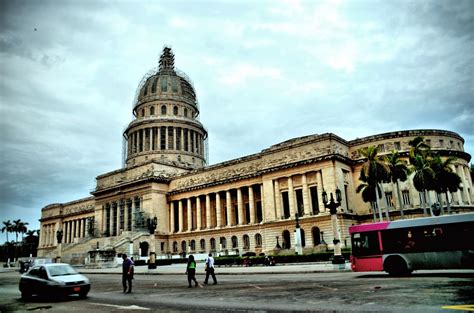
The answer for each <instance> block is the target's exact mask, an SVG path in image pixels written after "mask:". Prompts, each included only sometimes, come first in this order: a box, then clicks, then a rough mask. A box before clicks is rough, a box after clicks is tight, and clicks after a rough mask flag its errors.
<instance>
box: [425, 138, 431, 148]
mask: <svg viewBox="0 0 474 313" xmlns="http://www.w3.org/2000/svg"><path fill="white" fill-rule="evenodd" d="M425 143H426V144H427V145H428V146H430V147H431V139H425Z"/></svg>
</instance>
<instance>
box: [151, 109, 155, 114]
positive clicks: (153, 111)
mask: <svg viewBox="0 0 474 313" xmlns="http://www.w3.org/2000/svg"><path fill="white" fill-rule="evenodd" d="M150 115H155V107H150Z"/></svg>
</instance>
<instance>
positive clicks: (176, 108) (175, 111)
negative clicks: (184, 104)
mask: <svg viewBox="0 0 474 313" xmlns="http://www.w3.org/2000/svg"><path fill="white" fill-rule="evenodd" d="M173 114H174V115H178V107H177V106H174V107H173Z"/></svg>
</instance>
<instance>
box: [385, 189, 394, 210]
mask: <svg viewBox="0 0 474 313" xmlns="http://www.w3.org/2000/svg"><path fill="white" fill-rule="evenodd" d="M385 200H386V201H387V205H388V207H389V208H393V196H392V192H386V193H385Z"/></svg>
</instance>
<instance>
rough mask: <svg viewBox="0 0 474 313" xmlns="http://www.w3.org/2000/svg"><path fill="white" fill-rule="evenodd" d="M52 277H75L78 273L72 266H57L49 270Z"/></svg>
mask: <svg viewBox="0 0 474 313" xmlns="http://www.w3.org/2000/svg"><path fill="white" fill-rule="evenodd" d="M48 270H49V274H50V275H51V276H63V275H75V274H77V272H76V271H75V270H74V269H73V268H72V266H70V265H67V264H65V265H56V266H51V267H49V268H48Z"/></svg>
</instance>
